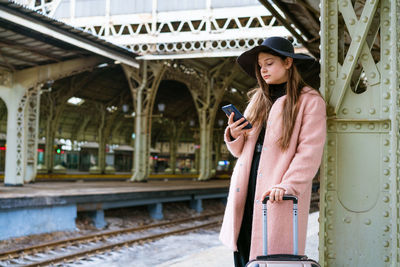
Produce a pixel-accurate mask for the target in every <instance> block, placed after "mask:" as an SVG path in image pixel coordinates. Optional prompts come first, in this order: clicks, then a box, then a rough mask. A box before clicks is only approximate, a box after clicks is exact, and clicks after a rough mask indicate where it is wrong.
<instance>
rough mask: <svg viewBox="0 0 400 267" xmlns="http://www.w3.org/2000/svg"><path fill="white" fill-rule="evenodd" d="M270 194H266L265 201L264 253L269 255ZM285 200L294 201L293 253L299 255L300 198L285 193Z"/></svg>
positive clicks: (263, 202)
mask: <svg viewBox="0 0 400 267" xmlns="http://www.w3.org/2000/svg"><path fill="white" fill-rule="evenodd" d="M268 200H269V196H266V197H265V198H264V199H263V201H262V204H263V255H264V256H267V255H268V223H267V202H268ZM283 200H291V201H293V254H294V255H297V254H298V253H299V250H298V242H299V241H298V226H297V224H298V220H297V203H298V199H297V197H296V196H293V195H284V196H283Z"/></svg>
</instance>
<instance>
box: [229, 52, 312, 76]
mask: <svg viewBox="0 0 400 267" xmlns="http://www.w3.org/2000/svg"><path fill="white" fill-rule="evenodd" d="M271 51H272V52H275V53H278V54H280V55H283V56H286V57H291V58H293V62H294V64H295V65H296V67H297V68H298V70H299V71H300V72H302V71H301V70H304V68H305V67H307V66H311V65H314V64H318V62H317V61H316V59H315V58H313V57H311V56H309V55H305V54H296V53H289V52H285V51H280V50H277V49H274V48H271V47H268V46H266V45H259V46H255V47H253V48H252V49H250V50H248V51H246V52H244V53H242V54H241V55H240V56H239V57H238V58H237V60H236V61H237V62H238V64H239V66H240V67H241V68H242V69H243V70H244V71H245V72H246V73H247V74H248V75H249V76H250V77H252V78H254V79H257V77H256V73H255V67H254V66H255V62H257V60H258V58H257V56H258V53H260V52H271Z"/></svg>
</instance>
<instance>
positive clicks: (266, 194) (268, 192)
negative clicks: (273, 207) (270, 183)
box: [261, 190, 271, 201]
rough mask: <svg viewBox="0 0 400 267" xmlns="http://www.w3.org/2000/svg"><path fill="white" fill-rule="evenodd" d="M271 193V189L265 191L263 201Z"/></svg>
mask: <svg viewBox="0 0 400 267" xmlns="http://www.w3.org/2000/svg"><path fill="white" fill-rule="evenodd" d="M270 193H271V190H268V191H266V192H264V194H263V196H262V199H261V201H263V200H264V198H265V197H266V196H268V195H269V194H270Z"/></svg>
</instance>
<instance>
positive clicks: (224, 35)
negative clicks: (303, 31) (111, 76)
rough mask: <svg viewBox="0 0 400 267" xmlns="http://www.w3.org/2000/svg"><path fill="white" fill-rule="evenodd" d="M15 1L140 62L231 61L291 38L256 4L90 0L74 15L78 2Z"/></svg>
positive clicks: (272, 17)
mask: <svg viewBox="0 0 400 267" xmlns="http://www.w3.org/2000/svg"><path fill="white" fill-rule="evenodd" d="M19 2H23V3H24V4H27V5H29V6H30V7H31V8H32V9H34V10H38V11H41V12H44V13H45V14H48V15H49V16H54V17H55V18H56V19H59V20H61V21H64V22H66V23H68V24H70V25H73V26H74V27H79V28H81V29H83V30H84V31H85V32H89V33H91V34H93V35H95V36H98V37H101V38H104V39H105V40H108V41H110V42H112V43H115V44H118V45H123V46H126V47H129V48H130V49H131V50H132V51H134V52H136V53H138V54H140V55H142V56H143V57H142V58H143V59H152V60H153V59H177V58H203V57H227V56H230V57H232V56H238V55H239V54H240V53H242V52H243V51H244V50H247V49H250V48H252V47H254V46H256V45H258V44H260V43H261V42H262V41H263V40H264V39H265V38H266V37H269V36H282V37H288V36H290V35H291V33H290V32H289V31H288V30H286V28H285V27H284V26H283V25H282V23H281V22H279V21H278V20H277V19H276V18H275V17H274V16H273V14H272V13H270V12H269V11H267V10H265V9H264V8H262V6H261V5H260V4H259V3H258V2H257V1H246V2H245V3H228V2H227V1H223V0H221V1H218V0H213V1H209V0H202V1H196V3H195V2H190V3H189V2H187V3H180V2H179V1H178V2H170V3H169V4H168V5H169V6H168V8H166V7H165V6H164V5H165V3H163V2H161V1H152V2H151V1H149V2H148V3H142V4H141V6H138V5H139V4H137V3H136V4H137V6H136V7H135V8H131V9H129V8H130V6H129V5H127V6H126V10H127V11H125V10H121V9H120V8H119V7H118V6H114V5H117V4H116V3H115V2H112V1H109V2H107V3H108V4H106V5H105V6H104V5H102V3H103V2H104V1H96V0H94V1H91V4H90V5H91V9H92V10H78V4H79V1H77V0H64V1H62V3H61V2H60V1H56V0H46V1H44V0H43V1H33V0H32V1H29V0H19ZM178 3H179V4H178ZM246 3H247V4H246ZM227 4H228V6H226V5H227ZM131 5H135V3H131ZM116 9H119V10H118V11H117V10H116ZM65 10H67V11H65ZM72 10H74V11H72ZM128 10H129V11H128ZM77 13H79V15H78V14H77ZM94 14H97V15H94ZM98 14H102V15H98ZM294 44H295V45H298V43H297V42H295V43H294Z"/></svg>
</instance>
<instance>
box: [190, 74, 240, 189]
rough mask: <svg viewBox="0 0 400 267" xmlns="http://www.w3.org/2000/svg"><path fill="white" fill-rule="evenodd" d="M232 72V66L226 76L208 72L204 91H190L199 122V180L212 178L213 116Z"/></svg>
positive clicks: (230, 79) (230, 80) (229, 81)
mask: <svg viewBox="0 0 400 267" xmlns="http://www.w3.org/2000/svg"><path fill="white" fill-rule="evenodd" d="M234 74H235V71H234V69H233V68H232V71H231V72H230V73H228V74H227V75H226V76H225V75H222V74H221V73H219V72H216V73H210V74H208V75H207V76H206V77H207V78H206V81H205V84H206V85H207V86H206V87H205V88H204V93H203V94H193V93H192V96H193V97H194V101H195V105H196V109H197V113H198V115H199V123H200V168H199V172H200V175H199V177H198V180H200V181H203V180H208V179H210V178H212V169H213V168H214V167H215V166H214V165H213V160H212V150H213V132H214V122H215V116H216V113H217V112H218V111H219V110H218V107H219V104H220V103H221V100H222V97H223V96H224V93H225V91H226V89H227V87H228V86H229V85H230V83H231V82H232V79H233V76H234Z"/></svg>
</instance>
